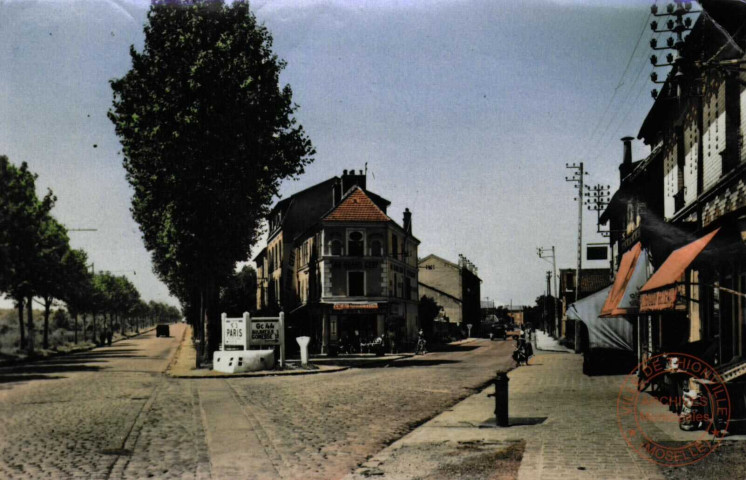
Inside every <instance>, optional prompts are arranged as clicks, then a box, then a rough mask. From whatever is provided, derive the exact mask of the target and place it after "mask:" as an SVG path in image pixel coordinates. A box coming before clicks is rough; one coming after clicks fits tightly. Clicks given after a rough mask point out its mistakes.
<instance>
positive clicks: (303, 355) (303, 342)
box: [295, 337, 311, 366]
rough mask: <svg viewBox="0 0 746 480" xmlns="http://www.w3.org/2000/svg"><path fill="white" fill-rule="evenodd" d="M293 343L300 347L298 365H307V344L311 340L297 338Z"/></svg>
mask: <svg viewBox="0 0 746 480" xmlns="http://www.w3.org/2000/svg"><path fill="white" fill-rule="evenodd" d="M295 341H296V342H298V345H300V364H301V365H303V366H305V365H308V342H310V341H311V338H310V337H297V338H296V339H295Z"/></svg>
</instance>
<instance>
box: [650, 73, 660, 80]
mask: <svg viewBox="0 0 746 480" xmlns="http://www.w3.org/2000/svg"><path fill="white" fill-rule="evenodd" d="M650 80H652V81H654V82H657V81H658V72H650Z"/></svg>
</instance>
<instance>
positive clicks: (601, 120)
mask: <svg viewBox="0 0 746 480" xmlns="http://www.w3.org/2000/svg"><path fill="white" fill-rule="evenodd" d="M656 1H657V0H656ZM651 15H652V13H651V12H648V14H647V16H646V17H645V21H644V22H643V24H642V29H641V30H640V35H639V36H638V37H637V42H636V43H635V48H634V49H633V50H632V53H630V56H629V58H628V59H627V64H626V65H625V67H624V71H623V72H622V75H621V76H620V77H619V81H618V82H617V86H616V88H614V94H613V95H612V96H611V98H610V99H609V101H608V103H607V104H606V108H604V112H603V113H602V114H601V118H599V120H598V122H596V126H595V128H594V129H593V131H592V132H591V134H590V136H589V137H588V143H589V145H591V144H592V145H593V146H591V147H590V148H588V150H587V151H586V155H584V156H586V158H587V155H588V154H589V153H590V152H591V151H593V150H595V149H596V145H597V144H598V141H596V142H595V143H594V138H595V135H596V133H598V129H599V127H600V126H601V125H602V124H603V123H604V119H605V118H606V114H607V113H608V112H609V109H610V108H611V105H612V104H613V103H614V100H616V98H617V95H618V94H619V89H620V88H621V87H622V85H624V77H625V76H626V75H627V72H628V71H629V67H630V65H631V64H632V59H633V58H634V57H635V54H636V53H637V50H638V48H639V47H640V42H641V40H642V37H643V35H644V34H645V31H646V30H647V26H648V20H650V16H651ZM612 119H613V117H612ZM607 129H608V128H607ZM604 134H605V132H604ZM604 134H602V135H601V137H603V135H604Z"/></svg>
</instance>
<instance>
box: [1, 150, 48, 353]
mask: <svg viewBox="0 0 746 480" xmlns="http://www.w3.org/2000/svg"><path fill="white" fill-rule="evenodd" d="M36 178H37V176H36V174H34V173H32V172H31V171H29V169H28V165H27V164H26V162H23V163H22V164H21V166H20V167H16V166H15V165H13V164H12V163H10V161H9V160H8V157H6V156H0V256H2V260H3V262H2V265H1V266H0V292H3V293H5V294H7V295H8V296H9V297H11V298H13V299H14V300H15V302H16V307H17V308H18V322H19V329H20V335H21V346H23V345H24V340H25V343H26V347H27V348H28V349H29V351H33V348H34V343H33V340H34V331H33V330H34V329H33V317H32V305H31V301H32V298H33V296H34V295H35V289H36V287H37V284H38V279H39V276H38V273H39V264H38V258H39V256H40V254H41V250H40V249H41V248H42V246H43V242H42V239H41V235H42V231H43V229H42V225H43V222H44V221H45V219H47V218H49V212H50V210H51V209H52V206H54V202H55V200H56V199H55V197H54V195H53V194H52V192H51V191H49V192H47V194H46V195H45V196H44V197H43V198H42V199H41V200H40V199H39V198H38V197H37V195H36ZM24 306H25V307H26V310H27V313H28V329H29V330H28V332H27V333H28V338H26V339H24V335H25V333H26V332H25V330H24V325H23V309H24Z"/></svg>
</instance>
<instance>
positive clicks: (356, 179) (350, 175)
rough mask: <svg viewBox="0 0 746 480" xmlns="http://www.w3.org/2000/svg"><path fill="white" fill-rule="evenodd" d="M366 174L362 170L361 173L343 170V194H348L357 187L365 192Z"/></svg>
mask: <svg viewBox="0 0 746 480" xmlns="http://www.w3.org/2000/svg"><path fill="white" fill-rule="evenodd" d="M365 178H366V177H365V173H363V171H362V170H360V173H359V174H358V173H356V172H355V170H343V172H342V194H343V195H344V194H345V193H347V192H348V191H349V190H350V189H351V188H352V187H354V186H355V185H357V186H358V187H360V188H362V189H363V190H365V184H366V181H365Z"/></svg>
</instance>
